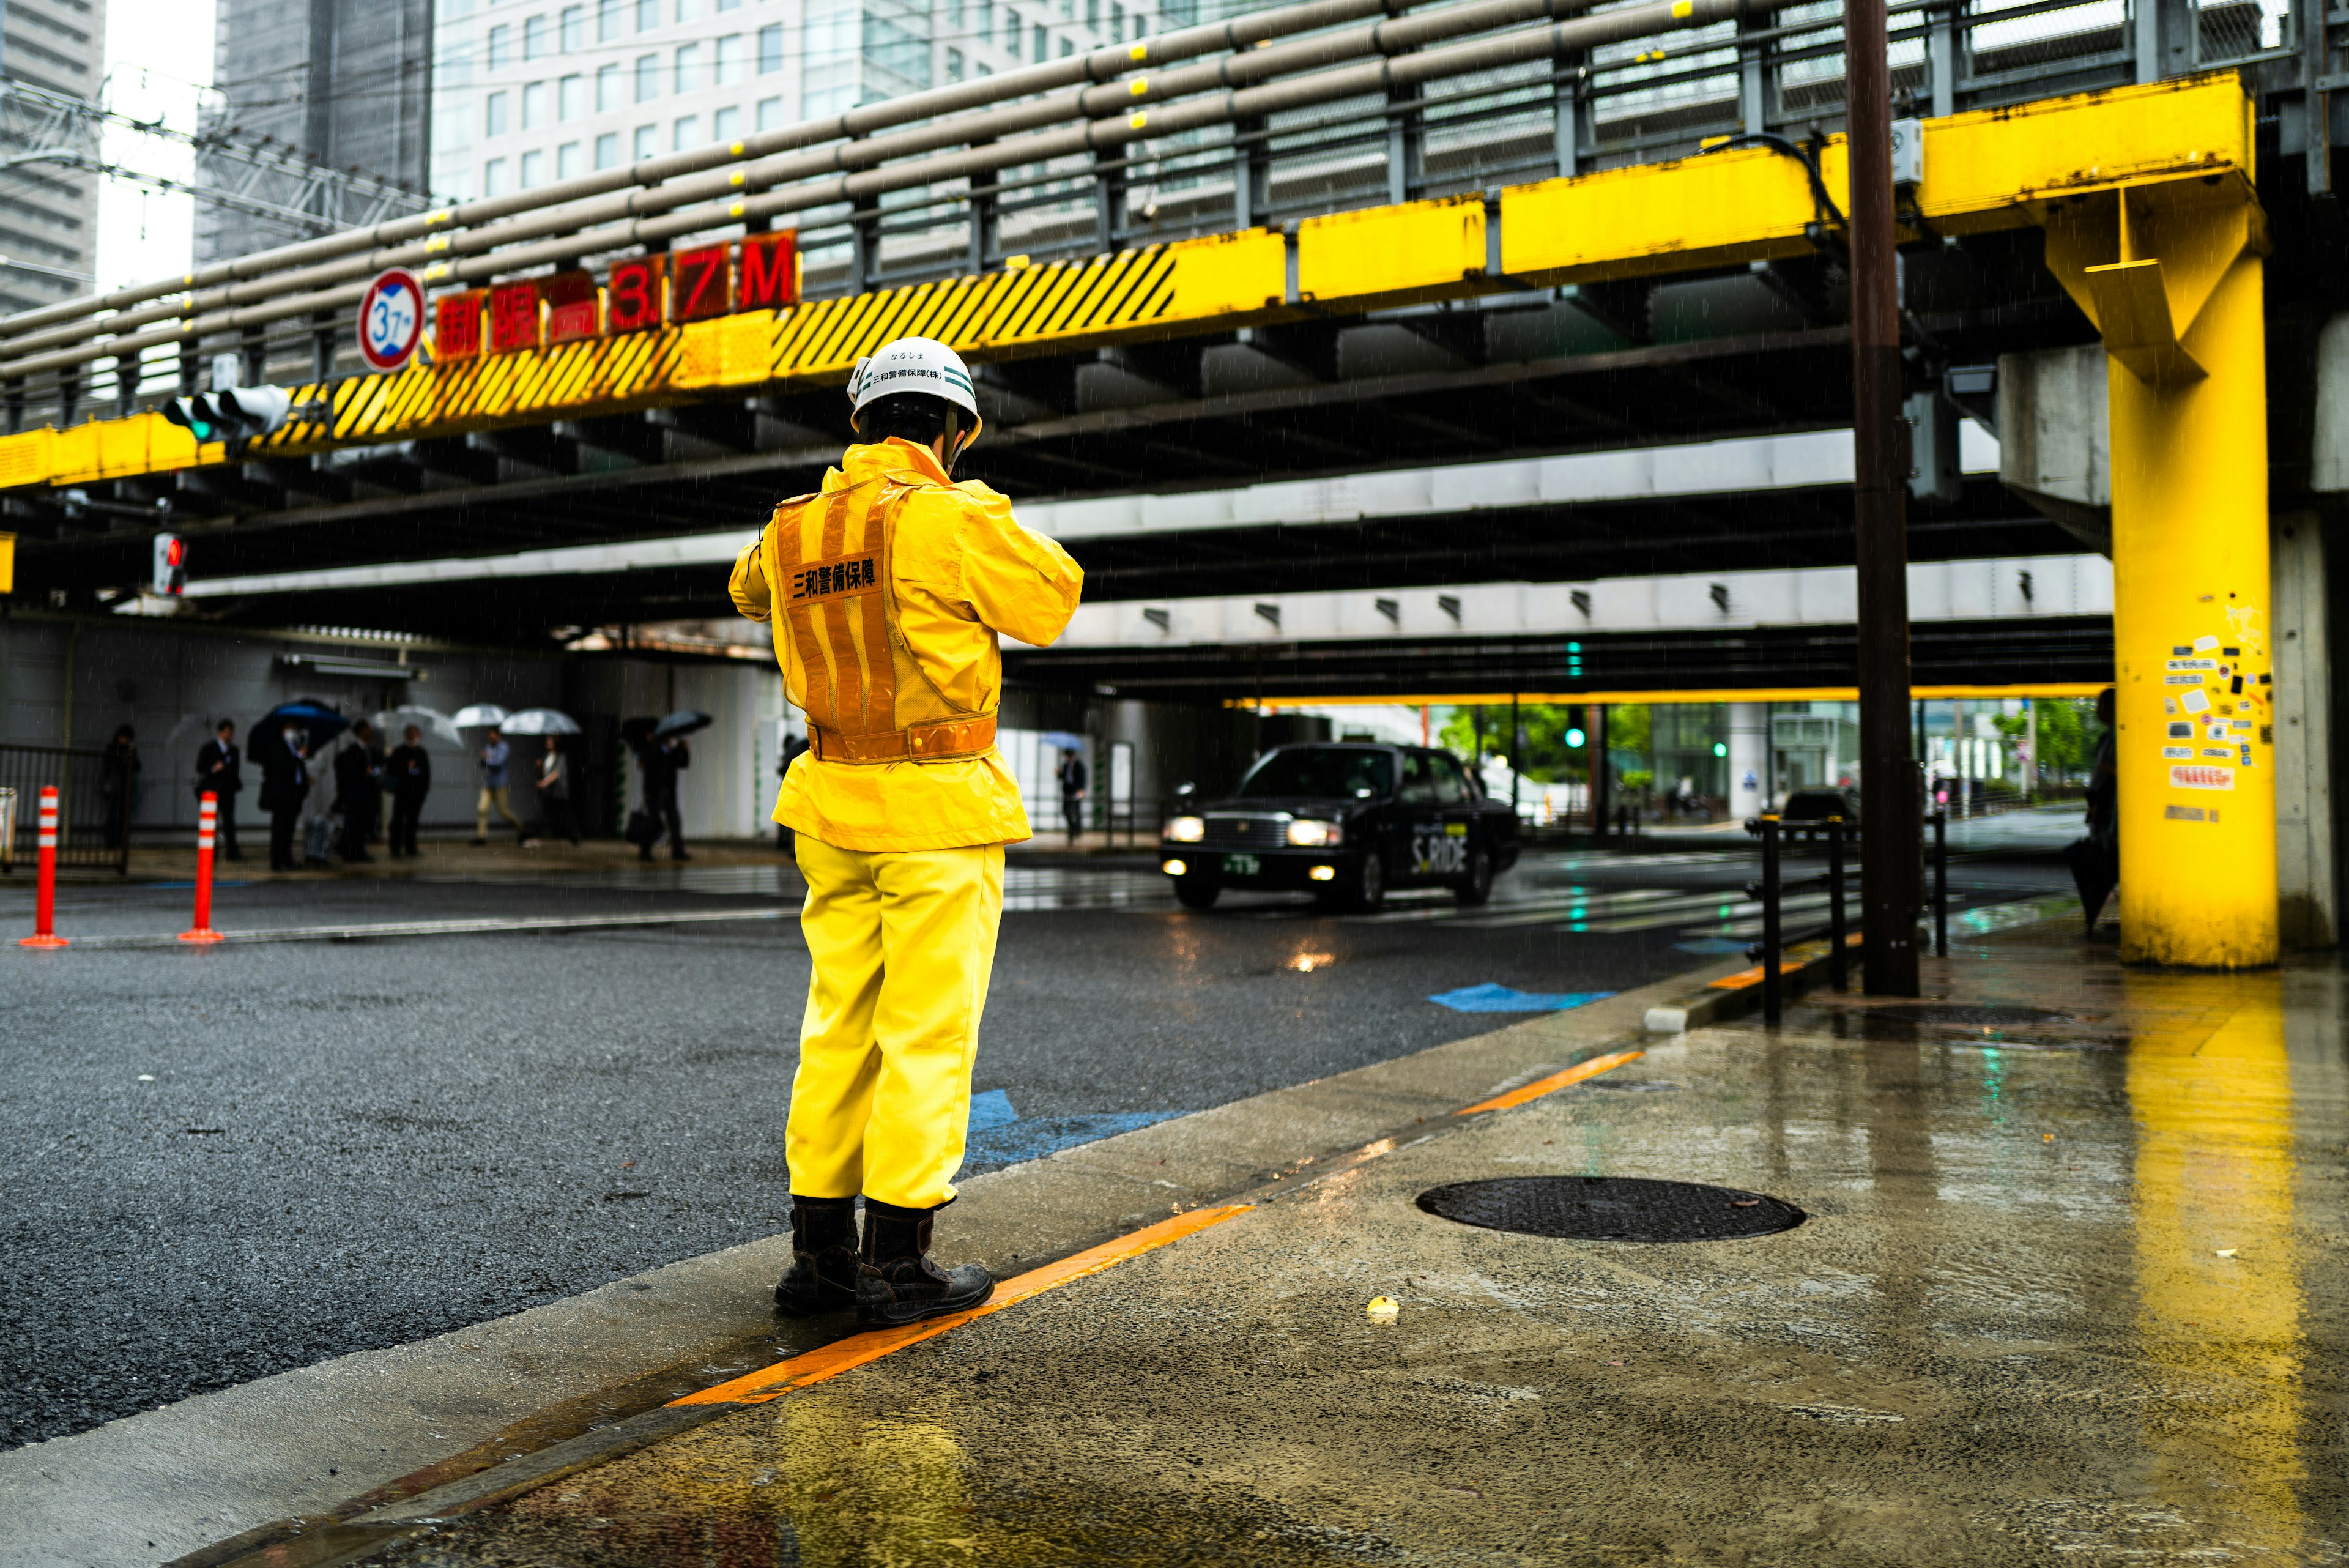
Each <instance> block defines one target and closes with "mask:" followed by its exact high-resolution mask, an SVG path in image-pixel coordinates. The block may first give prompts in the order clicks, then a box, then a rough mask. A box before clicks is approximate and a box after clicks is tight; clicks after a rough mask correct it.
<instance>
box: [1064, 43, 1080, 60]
mask: <svg viewBox="0 0 2349 1568" xmlns="http://www.w3.org/2000/svg"><path fill="white" fill-rule="evenodd" d="M1076 52H1077V46H1076V45H1075V44H1074V43H1072V42H1071V41H1070V40H1069V39H1067V38H1063V39H1061V58H1062V59H1064V60H1065V59H1067V58H1068V57H1070V56H1071V55H1073V54H1075V53H1076Z"/></svg>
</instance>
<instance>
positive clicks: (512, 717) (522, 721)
mask: <svg viewBox="0 0 2349 1568" xmlns="http://www.w3.org/2000/svg"><path fill="white" fill-rule="evenodd" d="M498 728H500V729H502V730H503V731H504V732H506V733H507V734H509V735H575V734H577V733H578V732H579V722H578V721H577V720H576V719H574V718H573V717H572V716H571V715H570V714H568V713H558V712H556V711H554V709H552V708H524V709H523V711H521V712H519V713H509V714H507V715H506V718H505V722H504V723H502V724H501V725H499V726H498Z"/></svg>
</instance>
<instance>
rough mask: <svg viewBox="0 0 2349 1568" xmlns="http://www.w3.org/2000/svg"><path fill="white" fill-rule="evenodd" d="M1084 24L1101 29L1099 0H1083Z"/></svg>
mask: <svg viewBox="0 0 2349 1568" xmlns="http://www.w3.org/2000/svg"><path fill="white" fill-rule="evenodd" d="M1085 26H1088V27H1091V28H1092V30H1093V31H1094V32H1096V33H1098V32H1100V31H1101V0H1085Z"/></svg>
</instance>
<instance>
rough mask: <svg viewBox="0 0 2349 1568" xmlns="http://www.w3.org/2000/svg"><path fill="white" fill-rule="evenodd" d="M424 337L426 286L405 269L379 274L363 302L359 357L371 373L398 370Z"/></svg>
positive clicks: (399, 268) (360, 316)
mask: <svg viewBox="0 0 2349 1568" xmlns="http://www.w3.org/2000/svg"><path fill="white" fill-rule="evenodd" d="M423 337H424V286H423V285H422V284H419V283H418V282H417V281H416V275H415V274H414V273H411V272H409V271H408V270H406V269H405V268H403V267H393V268H392V269H390V270H389V271H388V272H385V273H381V274H378V275H377V277H376V280H375V281H374V282H373V283H371V284H369V285H367V295H366V296H365V297H364V298H362V299H361V300H360V301H359V358H363V359H365V360H366V361H367V368H368V369H371V370H397V369H399V368H400V367H401V366H403V365H405V364H407V363H408V361H409V358H411V357H412V356H413V355H414V354H415V353H416V345H417V344H418V343H419V342H420V341H422V339H423Z"/></svg>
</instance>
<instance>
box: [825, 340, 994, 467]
mask: <svg viewBox="0 0 2349 1568" xmlns="http://www.w3.org/2000/svg"><path fill="white" fill-rule="evenodd" d="M904 392H918V393H920V394H921V395H923V396H924V397H930V398H941V399H944V400H946V401H947V402H949V403H952V404H953V405H954V406H955V407H957V408H958V409H961V410H964V411H965V412H967V413H968V414H969V415H970V434H969V435H968V437H967V438H965V440H964V441H962V442H961V443H960V445H962V446H968V445H969V444H970V442H972V441H977V440H978V430H979V425H980V423H981V421H980V419H979V417H978V395H977V394H976V393H975V392H973V391H972V390H971V385H970V370H969V368H968V367H967V366H966V365H964V364H963V362H962V356H961V355H959V354H957V353H956V352H955V351H954V350H953V349H951V348H947V346H946V345H945V344H943V343H941V342H939V341H938V340H937V339H936V338H935V337H899V338H896V339H895V340H893V341H891V342H888V343H885V344H883V345H882V346H881V347H880V348H877V349H875V350H874V351H873V353H871V354H869V355H867V356H866V357H865V358H862V359H859V360H858V361H857V362H856V369H854V370H851V371H850V372H849V373H848V406H849V416H848V417H849V423H850V424H852V425H854V423H855V422H856V416H857V415H858V414H861V413H863V412H864V405H865V404H867V403H870V402H874V401H877V400H880V399H883V398H894V397H896V396H897V395H899V394H900V393H904ZM957 450H958V449H957Z"/></svg>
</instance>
